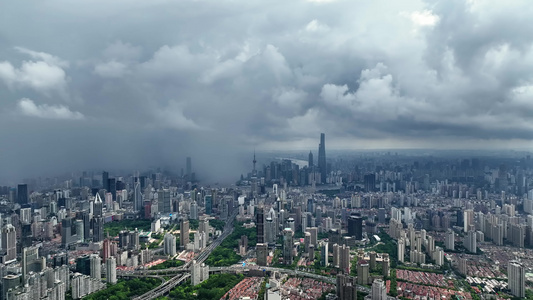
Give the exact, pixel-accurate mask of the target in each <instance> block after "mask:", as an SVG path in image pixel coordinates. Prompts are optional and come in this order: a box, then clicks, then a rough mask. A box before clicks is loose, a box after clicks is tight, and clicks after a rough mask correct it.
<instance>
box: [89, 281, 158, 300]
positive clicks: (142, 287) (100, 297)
mask: <svg viewBox="0 0 533 300" xmlns="http://www.w3.org/2000/svg"><path fill="white" fill-rule="evenodd" d="M160 284H161V280H159V279H157V278H142V279H139V278H135V279H129V280H120V281H119V282H118V283H117V284H115V285H109V286H108V288H107V289H105V290H101V291H98V292H96V293H93V294H90V295H88V296H87V297H85V298H83V299H85V300H108V299H109V300H128V299H132V298H133V297H135V296H139V295H142V294H144V293H146V292H148V291H150V290H151V289H153V288H155V287H156V286H158V285H160Z"/></svg>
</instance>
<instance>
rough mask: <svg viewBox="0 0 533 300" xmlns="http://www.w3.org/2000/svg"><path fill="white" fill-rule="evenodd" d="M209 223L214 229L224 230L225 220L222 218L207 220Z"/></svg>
mask: <svg viewBox="0 0 533 300" xmlns="http://www.w3.org/2000/svg"><path fill="white" fill-rule="evenodd" d="M209 225H210V226H211V227H213V228H215V230H220V231H223V230H224V226H225V225H226V222H224V221H222V220H217V219H214V220H209Z"/></svg>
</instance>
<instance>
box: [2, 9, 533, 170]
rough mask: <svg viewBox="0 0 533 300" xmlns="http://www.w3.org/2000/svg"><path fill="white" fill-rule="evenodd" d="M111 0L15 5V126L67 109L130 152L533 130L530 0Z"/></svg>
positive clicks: (170, 155)
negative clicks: (321, 138) (322, 137)
mask: <svg viewBox="0 0 533 300" xmlns="http://www.w3.org/2000/svg"><path fill="white" fill-rule="evenodd" d="M96 2H97V3H94V1H81V2H79V3H78V4H77V5H76V7H72V6H71V5H69V2H68V1H65V0H52V1H47V2H46V3H43V2H39V1H35V3H34V5H31V6H29V5H24V4H21V3H18V2H16V1H13V2H10V3H7V4H6V5H5V9H4V11H5V12H7V13H5V14H4V15H5V18H0V46H1V47H0V49H3V50H0V86H1V87H2V88H0V99H1V101H2V102H1V103H2V106H1V107H0V113H2V114H3V115H4V116H5V117H4V118H2V120H3V121H0V122H4V123H6V124H7V122H9V124H10V126H8V127H6V126H0V128H1V129H0V136H2V135H3V136H9V135H11V134H15V132H16V131H17V130H20V132H24V133H28V132H31V133H30V135H34V136H38V135H40V134H45V132H44V130H48V129H49V128H47V126H51V125H50V124H48V123H46V122H50V119H56V121H61V122H63V124H62V125H61V126H60V125H54V126H58V127H57V128H54V130H57V131H56V132H55V133H56V134H58V135H64V136H69V137H71V138H72V139H73V140H71V141H69V142H70V143H76V142H77V140H76V139H83V138H84V137H83V136H93V135H95V134H96V133H98V135H99V136H100V138H101V140H106V141H114V142H115V143H119V144H124V145H126V144H127V145H129V146H131V148H129V149H128V151H131V153H128V154H127V157H128V158H127V159H123V158H124V157H125V156H126V154H124V151H115V152H113V151H110V153H109V155H111V156H114V157H115V160H114V161H115V162H117V165H120V166H127V165H128V164H131V162H132V161H134V160H142V161H143V162H146V164H148V163H154V164H156V163H163V164H165V163H166V164H173V163H175V161H176V160H178V159H179V160H181V159H182V158H181V156H182V155H191V153H202V155H203V156H202V159H204V158H205V159H211V158H213V157H215V156H216V155H220V153H224V154H228V155H229V153H233V152H234V151H236V150H239V149H241V150H244V151H247V150H249V149H251V148H253V147H258V148H260V149H267V148H268V149H274V148H285V149H288V148H291V147H295V146H296V147H298V148H307V149H309V148H310V149H315V148H316V144H317V139H318V136H319V133H320V132H325V133H326V134H327V138H328V145H331V146H332V147H337V148H373V147H386V148H397V147H402V148H403V147H414V148H416V147H442V146H445V147H450V145H453V146H454V147H457V148H463V147H468V148H473V147H479V148H482V147H501V146H502V145H505V146H506V147H529V146H530V140H531V138H532V137H533V122H532V121H531V120H532V116H533V104H532V103H533V76H532V75H533V71H532V70H533V44H532V42H533V33H532V32H531V30H529V27H530V26H529V23H530V22H529V20H531V19H532V18H533V11H531V10H530V9H529V6H530V4H529V3H528V1H526V0H523V1H518V0H517V1H511V2H509V3H508V2H505V3H504V2H501V3H499V2H494V1H488V0H478V1H459V0H452V1H449V0H446V1H444V0H443V1H440V0H432V1H414V0H413V1H401V2H390V1H373V2H368V1H342V0H338V1H292V2H287V1H274V2H272V1H268V2H234V1H217V2H216V3H213V2H209V3H208V2H205V1H178V2H175V1H165V0H158V1H149V2H146V1H113V2H112V3H108V2H104V1H96ZM296 12H297V13H296ZM37 15H38V16H39V18H37V17H35V16H37ZM15 16H16V17H15ZM20 99H22V100H20ZM29 99H32V100H29ZM17 115H24V116H25V117H26V118H18V117H17ZM28 118H33V120H32V122H28ZM89 120H90V121H89ZM22 122H24V124H22ZM43 124H44V125H43ZM73 124H76V125H73ZM0 125H2V124H0ZM4 125H5V124H4ZM17 126H20V127H21V128H22V129H17V128H18V127H17ZM28 126H34V127H32V130H30V131H25V130H27V129H28ZM73 126H79V127H77V128H76V130H77V134H78V135H74V136H73V135H72V130H73V128H72V127H73ZM6 128H8V129H6ZM2 131H4V132H2ZM70 143H67V144H70ZM147 143H148V144H150V145H152V147H145V145H146V144H147ZM158 145H160V146H158ZM154 147H155V148H157V147H159V148H161V147H164V148H165V149H174V151H167V150H162V149H159V150H157V151H160V154H159V155H158V158H159V159H160V160H159V161H158V160H157V159H147V157H152V155H151V154H149V152H150V151H155V150H153V149H154ZM104 148H106V149H108V147H104ZM199 149H202V151H198V150H199ZM146 151H148V153H147V152H146ZM217 151H218V152H217ZM40 155H43V156H46V155H47V153H46V152H42V153H40ZM198 155H200V154H198ZM16 156H17V151H16V149H14V148H13V149H12V152H6V154H4V156H3V158H2V157H0V160H1V159H4V160H12V159H13V158H14V157H16ZM69 159H70V160H71V161H72V162H73V163H74V162H76V163H78V162H79V161H80V160H81V158H80V157H77V156H76V155H75V154H73V155H72V156H71V157H68V159H67V160H69ZM118 162H121V163H118ZM230 163H234V162H232V161H230V160H228V164H230ZM175 164H176V166H180V165H182V163H181V162H180V163H175ZM80 165H83V164H80ZM206 165H209V163H206ZM225 167H227V166H224V168H225ZM221 168H222V167H221ZM226 169H227V168H226ZM0 177H1V176H0Z"/></svg>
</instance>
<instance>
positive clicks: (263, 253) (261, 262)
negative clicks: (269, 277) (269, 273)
mask: <svg viewBox="0 0 533 300" xmlns="http://www.w3.org/2000/svg"><path fill="white" fill-rule="evenodd" d="M255 248H256V252H257V265H258V266H266V265H267V257H268V245H267V244H263V243H258V244H257V245H256V246H255Z"/></svg>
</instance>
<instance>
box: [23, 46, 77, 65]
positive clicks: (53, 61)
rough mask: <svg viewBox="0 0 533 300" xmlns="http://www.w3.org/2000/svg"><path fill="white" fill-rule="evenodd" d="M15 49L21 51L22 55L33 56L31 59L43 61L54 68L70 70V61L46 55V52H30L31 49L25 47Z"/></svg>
mask: <svg viewBox="0 0 533 300" xmlns="http://www.w3.org/2000/svg"><path fill="white" fill-rule="evenodd" d="M15 49H16V50H17V51H19V52H20V53H24V54H27V55H29V56H31V58H33V59H37V60H42V61H44V62H46V63H47V64H50V65H53V66H59V67H62V68H68V67H69V63H68V61H65V60H62V59H61V58H59V57H57V56H54V55H52V54H49V53H45V52H38V51H33V50H30V49H27V48H24V47H15Z"/></svg>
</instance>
